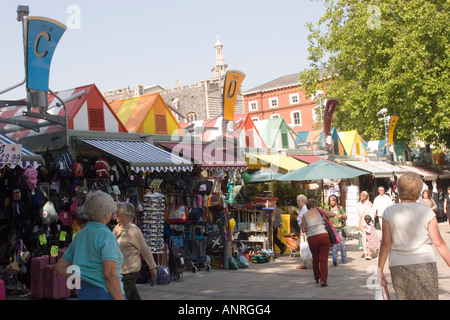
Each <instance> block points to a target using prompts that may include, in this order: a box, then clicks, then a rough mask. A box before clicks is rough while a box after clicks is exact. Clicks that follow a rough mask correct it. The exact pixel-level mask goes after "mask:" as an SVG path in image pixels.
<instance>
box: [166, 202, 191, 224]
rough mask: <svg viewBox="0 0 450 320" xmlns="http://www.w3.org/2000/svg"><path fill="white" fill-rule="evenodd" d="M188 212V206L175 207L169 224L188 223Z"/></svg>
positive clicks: (168, 220) (170, 215)
mask: <svg viewBox="0 0 450 320" xmlns="http://www.w3.org/2000/svg"><path fill="white" fill-rule="evenodd" d="M188 212H189V209H188V207H187V206H186V205H184V204H179V205H174V206H172V209H171V210H170V213H169V216H168V217H167V222H168V223H169V224H177V223H186V222H188Z"/></svg>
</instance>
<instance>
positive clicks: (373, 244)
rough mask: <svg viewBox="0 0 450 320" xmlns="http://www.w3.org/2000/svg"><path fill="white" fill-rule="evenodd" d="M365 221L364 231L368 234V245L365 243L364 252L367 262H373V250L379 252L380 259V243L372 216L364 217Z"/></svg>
mask: <svg viewBox="0 0 450 320" xmlns="http://www.w3.org/2000/svg"><path fill="white" fill-rule="evenodd" d="M364 221H365V222H366V223H365V224H364V226H363V230H364V232H365V234H366V243H365V245H366V247H365V248H364V250H365V255H366V260H371V259H372V250H375V251H376V252H377V257H378V250H379V248H380V243H379V241H378V236H377V232H376V230H375V224H374V222H373V220H372V217H371V216H370V215H366V216H365V217H364Z"/></svg>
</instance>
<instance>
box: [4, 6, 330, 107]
mask: <svg viewBox="0 0 450 320" xmlns="http://www.w3.org/2000/svg"><path fill="white" fill-rule="evenodd" d="M18 5H28V6H29V9H30V16H42V17H47V18H52V19H54V20H57V21H59V22H61V23H63V24H65V25H66V26H67V30H66V32H65V33H64V35H63V36H62V38H61V40H60V42H59V44H58V46H57V48H56V50H55V53H54V55H53V59H52V64H51V68H50V80H49V88H50V89H51V90H52V91H55V92H56V91H60V90H66V89H72V88H75V87H79V86H84V85H88V84H93V83H94V84H95V85H96V86H97V87H98V88H99V90H100V91H101V92H104V91H107V90H111V89H117V88H123V87H127V86H133V85H135V84H142V85H144V86H151V85H160V86H161V87H163V88H165V89H173V88H174V87H175V84H176V81H178V82H179V84H180V86H183V85H191V84H193V83H198V84H199V83H200V81H201V80H204V79H208V78H210V77H211V76H212V72H211V68H212V66H213V65H214V62H215V54H216V53H215V48H214V44H215V43H216V40H217V36H219V38H220V41H221V42H222V44H223V55H224V58H225V62H226V63H227V64H228V69H229V70H239V71H241V72H243V73H245V75H246V77H245V79H244V81H243V83H242V85H241V86H242V89H243V90H244V91H245V90H249V89H251V88H254V87H256V86H259V85H261V84H264V83H266V82H268V81H271V80H273V79H276V78H278V77H281V76H284V75H288V74H292V73H295V72H300V71H301V70H304V69H306V68H308V67H309V65H310V62H309V61H308V59H307V57H308V50H307V48H308V40H307V36H308V30H307V28H306V26H305V24H306V23H308V22H316V21H317V20H318V19H319V18H320V17H321V16H322V15H323V13H324V11H325V7H324V4H323V2H320V1H311V0H277V1H274V0H239V1H236V0H227V1H219V0H158V1H156V0H147V1H144V0H128V1H120V2H119V1H104V0H89V1H87V0H53V1H50V0H26V1H25V0H24V1H14V0H6V1H2V2H1V4H0V35H1V42H0V91H1V90H4V89H6V88H9V87H11V86H13V85H15V84H18V83H20V82H22V81H23V80H24V78H25V67H24V54H23V39H22V25H21V22H18V21H17V19H16V17H17V14H16V11H17V6H18ZM25 97H26V87H25V85H22V86H20V87H19V88H17V89H14V90H12V91H10V92H8V93H4V94H2V95H0V100H6V99H23V98H25Z"/></svg>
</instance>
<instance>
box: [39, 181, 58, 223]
mask: <svg viewBox="0 0 450 320" xmlns="http://www.w3.org/2000/svg"><path fill="white" fill-rule="evenodd" d="M39 188H40V190H41V192H42V193H43V194H44V197H45V198H46V199H47V202H46V203H45V204H44V206H43V207H42V208H40V209H39V216H40V217H41V220H42V224H43V225H49V224H52V223H53V222H55V221H56V220H57V219H58V213H57V212H56V209H55V205H54V204H53V202H52V201H51V200H49V197H48V195H47V193H46V192H45V191H44V189H43V188H42V187H39Z"/></svg>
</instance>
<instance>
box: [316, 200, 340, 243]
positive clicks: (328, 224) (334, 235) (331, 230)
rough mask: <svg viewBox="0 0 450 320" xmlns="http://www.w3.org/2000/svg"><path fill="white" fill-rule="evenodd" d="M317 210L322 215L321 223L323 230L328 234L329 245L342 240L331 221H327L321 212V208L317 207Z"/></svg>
mask: <svg viewBox="0 0 450 320" xmlns="http://www.w3.org/2000/svg"><path fill="white" fill-rule="evenodd" d="M318 210H319V212H320V214H321V215H322V218H323V224H324V225H325V230H327V232H328V235H329V236H330V242H331V245H334V244H337V243H340V242H342V239H341V237H340V236H339V233H338V232H337V231H336V229H335V228H334V226H333V223H332V222H331V221H328V219H327V218H326V217H325V215H324V214H323V212H322V210H320V209H318Z"/></svg>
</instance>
